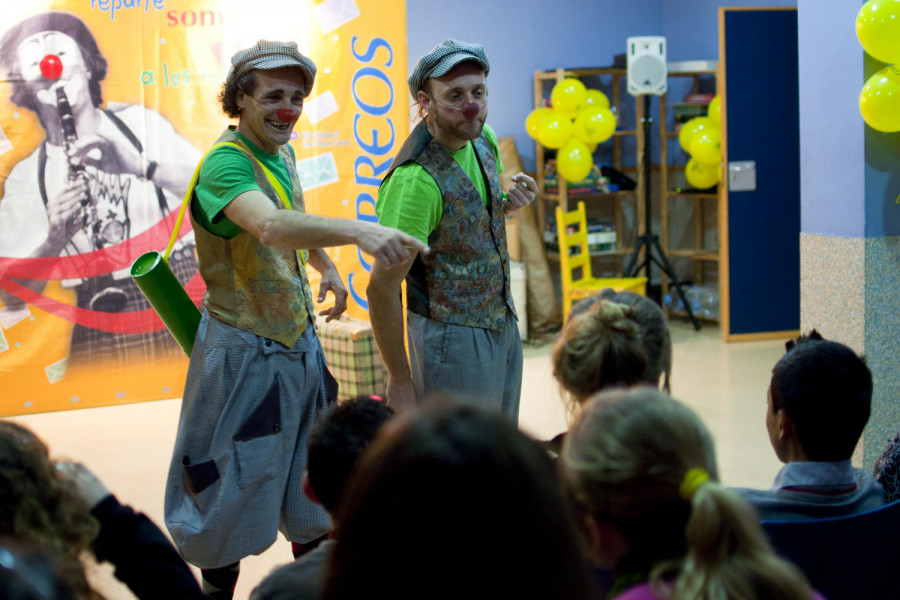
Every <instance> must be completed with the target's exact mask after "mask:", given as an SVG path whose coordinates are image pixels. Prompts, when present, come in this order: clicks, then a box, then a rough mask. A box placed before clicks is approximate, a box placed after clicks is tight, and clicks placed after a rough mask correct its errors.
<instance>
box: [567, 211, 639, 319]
mask: <svg viewBox="0 0 900 600" xmlns="http://www.w3.org/2000/svg"><path fill="white" fill-rule="evenodd" d="M556 233H557V236H558V238H559V271H560V275H561V277H562V302H563V307H562V314H563V323H565V322H566V319H568V317H569V312H570V311H571V310H572V302H573V301H575V300H581V299H582V298H587V297H588V296H593V295H594V294H599V293H600V290H603V289H605V288H612V289H614V290H616V291H617V292H621V291H629V292H634V293H636V294H640V295H641V296H645V295H646V294H647V278H646V277H599V278H598V277H594V276H593V275H592V274H591V255H590V253H589V252H588V232H587V216H586V214H585V210H584V202H579V203H578V209H577V210H572V211H569V212H563V209H562V207H559V206H558V207H557V208H556ZM573 248H574V250H570V249H573ZM570 252H571V254H570Z"/></svg>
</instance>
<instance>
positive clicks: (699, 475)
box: [678, 467, 709, 502]
mask: <svg viewBox="0 0 900 600" xmlns="http://www.w3.org/2000/svg"><path fill="white" fill-rule="evenodd" d="M707 481H709V473H707V472H706V469H701V468H699V467H695V468H693V469H688V472H687V473H685V474H684V479H682V480H681V485H679V486H678V493H679V494H680V495H681V497H682V498H684V500H685V501H686V502H690V501H691V500H692V499H693V498H694V492H696V491H697V488H699V487H700V486H701V485H703V484H704V483H706V482H707Z"/></svg>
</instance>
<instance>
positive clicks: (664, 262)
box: [626, 94, 700, 331]
mask: <svg viewBox="0 0 900 600" xmlns="http://www.w3.org/2000/svg"><path fill="white" fill-rule="evenodd" d="M641 123H643V125H644V151H643V152H642V153H641V159H640V160H641V164H640V165H639V171H640V175H641V177H643V179H644V186H643V188H644V189H643V193H642V196H643V198H639V200H643V202H644V233H643V235H640V236H638V238H637V239H636V240H635V243H634V254H633V255H632V256H631V260H630V261H629V263H628V269H627V270H626V272H627V273H628V276H629V277H636V276H637V275H638V274H639V273H640V272H641V271H642V270H644V269H646V272H645V275H646V277H647V285H648V286H649V285H650V282H651V281H652V277H651V268H652V266H653V263H656V265H657V266H658V267H659V268H660V269H661V270H662V272H663V273H665V274H666V276H667V277H668V278H669V282H670V284H671V285H673V286H674V287H675V289H676V290H677V291H678V297H679V298H681V302H682V304H684V310H685V312H687V316H688V318H689V319H690V320H691V323H693V325H694V329H695V330H696V331H699V330H700V323H699V322H698V321H697V317H696V316H694V311H693V309H692V308H691V304H690V302H688V300H687V298H686V297H685V295H684V290H683V284H682V283H681V279H680V278H679V277H678V274H677V273H676V272H675V268H674V267H673V266H672V263H671V262H670V261H669V258H668V257H667V256H666V253H665V251H664V250H663V247H662V244H660V243H659V236H658V235H656V234H654V233H653V226H652V225H653V220H652V219H651V211H650V209H651V206H652V202H651V199H652V196H653V195H652V193H651V191H650V190H651V188H650V183H651V174H650V171H651V166H650V126H651V125H652V123H653V118H652V117H651V116H650V96H649V95H648V94H644V115H643V117H642V118H641ZM663 193H665V190H663ZM642 249H643V250H644V260H643V262H641V263H640V264H637V262H638V259H639V258H640V255H641V250H642ZM674 304H675V303H674V302H673V303H672V305H673V307H674Z"/></svg>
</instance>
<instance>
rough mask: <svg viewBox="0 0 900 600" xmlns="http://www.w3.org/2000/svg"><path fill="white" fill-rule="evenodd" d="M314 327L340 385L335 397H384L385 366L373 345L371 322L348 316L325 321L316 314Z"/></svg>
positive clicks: (385, 384) (385, 388)
mask: <svg viewBox="0 0 900 600" xmlns="http://www.w3.org/2000/svg"><path fill="white" fill-rule="evenodd" d="M316 328H317V330H318V333H319V340H320V341H321V342H322V349H323V350H324V351H325V360H327V361H328V368H329V370H330V371H331V374H332V375H334V378H335V379H337V381H338V384H339V385H340V388H339V389H338V400H346V399H348V398H352V397H354V396H359V395H361V394H365V395H370V394H377V395H379V396H382V397H383V396H385V393H386V391H387V369H385V367H384V362H382V360H381V355H380V354H379V353H378V348H376V347H375V338H374V337H373V336H372V325H371V323H369V322H368V321H363V320H362V319H354V318H352V317H348V316H342V317H341V318H340V319H336V320H334V321H331V322H330V323H326V322H325V317H322V316H316Z"/></svg>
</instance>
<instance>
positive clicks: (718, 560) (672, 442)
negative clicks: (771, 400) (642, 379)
mask: <svg viewBox="0 0 900 600" xmlns="http://www.w3.org/2000/svg"><path fill="white" fill-rule="evenodd" d="M560 467H561V469H562V473H563V479H564V481H565V483H566V486H567V488H568V490H569V494H570V496H571V498H572V499H573V501H574V503H575V505H576V506H577V507H578V509H579V511H580V513H581V517H582V523H583V524H584V527H585V529H586V533H587V537H588V539H589V542H590V543H589V545H590V547H591V549H592V552H593V555H594V559H595V560H596V562H597V563H598V564H599V565H600V566H601V567H605V568H609V569H612V570H613V571H614V573H615V581H614V584H613V587H612V590H611V591H610V594H609V597H610V598H616V599H621V600H669V599H674V600H686V599H691V600H752V599H757V598H765V599H767V600H800V599H803V600H810V599H813V598H819V599H820V598H821V597H820V596H819V595H818V594H815V593H814V592H813V590H812V589H811V588H810V586H809V584H808V583H807V581H806V579H805V578H804V576H803V575H802V574H801V573H800V571H799V570H798V569H797V568H796V567H794V566H793V565H791V564H790V563H788V562H786V561H785V560H783V559H781V558H779V557H778V556H776V554H775V553H774V551H773V550H772V547H771V546H770V545H769V543H768V541H767V540H766V538H765V535H764V534H763V532H762V530H761V528H760V526H759V520H758V519H757V517H756V514H755V513H754V511H753V508H752V507H751V506H750V505H749V504H748V503H746V502H745V501H744V500H743V499H741V498H740V497H739V496H738V495H737V494H735V493H734V492H733V491H731V490H728V489H726V488H724V487H722V486H721V485H720V484H719V483H718V482H717V479H718V471H717V468H716V460H715V452H714V447H713V442H712V438H711V436H710V434H709V432H708V430H707V429H706V427H705V426H704V425H703V423H702V422H701V421H700V418H699V417H698V416H697V415H696V413H694V411H692V410H691V409H690V408H688V407H687V406H685V405H684V404H682V403H680V402H678V401H677V400H673V399H671V398H670V397H669V396H667V395H666V394H663V393H662V392H659V391H658V390H655V389H652V388H650V387H638V388H633V389H631V390H613V391H609V392H604V393H601V394H598V395H597V396H595V397H593V398H592V399H590V401H589V402H587V403H585V405H584V406H583V408H582V411H581V413H580V414H579V416H578V418H577V420H576V422H575V424H574V425H573V427H572V429H571V430H570V432H569V433H568V435H567V436H566V440H565V443H564V446H563V451H562V455H561V456H560Z"/></svg>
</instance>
